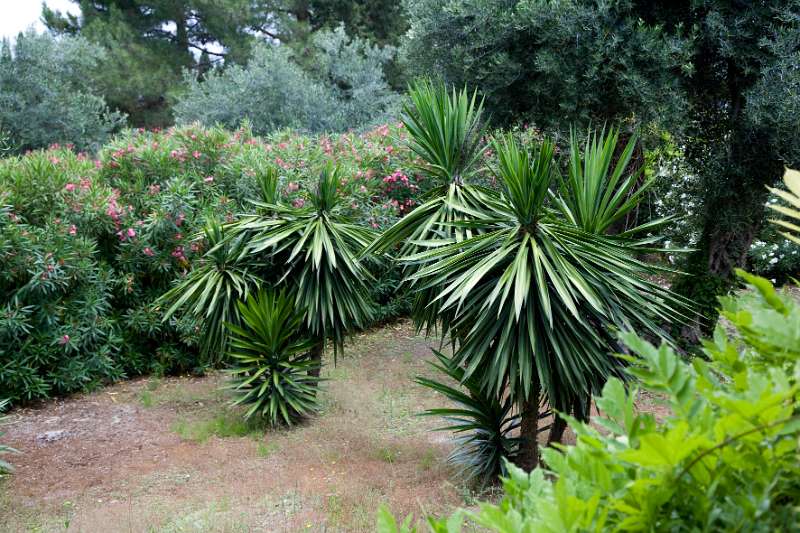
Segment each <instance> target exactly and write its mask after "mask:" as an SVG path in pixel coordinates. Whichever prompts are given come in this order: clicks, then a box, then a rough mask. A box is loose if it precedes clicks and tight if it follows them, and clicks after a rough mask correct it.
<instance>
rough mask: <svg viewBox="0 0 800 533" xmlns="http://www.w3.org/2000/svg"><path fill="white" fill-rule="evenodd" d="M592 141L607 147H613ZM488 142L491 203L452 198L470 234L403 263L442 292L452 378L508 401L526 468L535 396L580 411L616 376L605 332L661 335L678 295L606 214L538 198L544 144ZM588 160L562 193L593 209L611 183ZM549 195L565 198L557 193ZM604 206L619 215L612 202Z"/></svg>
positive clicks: (545, 175) (681, 306)
mask: <svg viewBox="0 0 800 533" xmlns="http://www.w3.org/2000/svg"><path fill="white" fill-rule="evenodd" d="M599 143H600V145H604V146H609V147H610V148H609V149H608V150H609V151H610V152H613V151H614V150H613V146H614V145H613V143H608V142H606V140H605V139H600V140H599ZM494 148H495V150H496V152H497V154H498V166H497V169H496V172H497V175H498V178H499V179H500V180H501V183H502V187H503V189H502V191H501V192H500V193H489V192H486V193H484V194H486V195H487V196H489V197H490V198H491V201H489V202H487V203H486V204H484V206H483V207H482V208H481V210H480V211H479V210H475V209H470V208H466V207H464V206H463V205H457V204H453V205H452V208H453V209H454V210H455V211H456V212H462V213H463V214H464V216H465V217H467V216H468V217H470V220H466V219H465V220H463V221H461V222H460V223H459V226H461V227H464V228H472V229H474V230H475V231H474V236H472V237H470V238H467V239H465V240H462V241H454V240H452V239H441V240H437V239H432V240H431V241H429V242H427V243H424V246H423V247H424V248H427V250H423V251H420V252H418V253H415V254H411V255H407V256H405V257H403V258H402V260H403V261H405V262H407V263H409V264H412V265H414V266H415V267H416V271H415V272H414V273H413V275H411V279H412V280H413V281H415V282H416V283H418V284H419V286H420V287H425V288H428V287H436V288H440V289H439V292H438V294H437V295H436V302H437V305H439V306H440V307H439V312H440V313H442V314H444V315H445V316H446V317H448V318H447V320H446V321H441V323H442V324H443V329H445V333H446V334H449V335H450V336H451V337H452V338H453V339H455V347H454V352H453V364H455V365H458V366H461V367H463V368H464V369H465V373H464V377H463V379H462V381H463V380H466V379H469V378H470V377H472V376H476V377H477V378H478V379H479V382H480V386H481V387H482V388H483V389H484V391H486V393H487V394H490V395H501V394H504V393H506V392H507V393H508V394H509V395H510V396H511V397H512V398H513V400H514V402H515V403H516V405H517V408H518V413H519V415H520V417H521V418H520V437H521V441H520V448H519V451H518V455H517V457H518V462H519V464H521V465H523V466H524V467H526V468H528V469H530V468H532V467H534V466H535V465H536V464H537V462H538V444H537V435H538V433H539V428H538V420H539V415H540V413H539V411H540V404H541V403H542V400H543V399H544V400H545V401H546V403H547V405H549V406H551V407H552V408H554V409H555V410H557V411H558V412H560V413H565V414H566V413H570V414H574V415H575V416H576V417H578V418H579V419H581V420H585V419H587V418H588V416H589V400H590V398H591V394H592V393H598V392H599V391H600V390H601V388H602V386H603V384H604V383H605V382H606V380H607V379H608V378H609V377H611V376H614V375H618V374H619V373H620V372H621V366H622V365H621V361H620V360H619V359H617V358H615V357H613V356H612V355H611V352H613V351H615V350H616V346H617V345H616V339H615V338H614V333H613V331H614V330H615V329H629V328H636V329H638V330H641V331H646V332H648V333H650V334H652V335H655V336H657V337H666V336H667V334H666V333H665V332H664V331H663V330H662V328H661V324H662V323H666V324H674V323H680V322H682V321H684V320H686V319H685V315H684V314H683V312H684V311H685V310H686V309H687V307H688V302H687V301H685V300H683V299H681V298H679V297H677V296H675V295H673V294H671V293H670V292H669V291H668V290H666V289H663V288H661V287H660V286H659V285H658V284H656V283H655V282H653V281H650V279H649V278H648V276H650V275H652V274H656V273H658V272H659V268H658V267H656V266H652V265H649V264H646V263H643V262H642V261H640V260H638V259H637V258H636V254H637V253H640V252H641V251H642V250H644V249H645V245H644V244H643V243H642V242H641V241H637V240H634V239H633V238H631V237H629V236H627V235H613V236H609V235H606V234H605V233H604V230H605V229H606V228H607V227H608V224H607V222H609V221H613V220H616V219H617V218H618V217H617V216H616V215H615V214H614V213H605V212H604V210H605V208H604V210H600V211H598V210H595V211H584V215H585V216H584V215H582V216H583V219H584V220H585V221H587V222H588V221H590V219H591V218H594V219H595V220H596V221H598V222H599V223H597V224H595V223H591V224H587V225H586V228H583V227H580V226H579V225H578V219H577V218H570V217H564V216H563V215H562V214H561V213H560V212H558V211H556V210H554V209H552V208H551V207H550V206H549V205H548V204H547V200H548V196H549V194H550V193H549V190H550V187H551V185H552V184H553V183H555V182H556V172H557V169H556V166H555V163H554V160H553V152H554V146H553V144H552V143H550V142H547V141H545V142H544V143H543V144H542V145H541V147H537V148H536V149H535V150H534V152H533V153H529V152H528V151H527V150H526V149H524V148H522V147H520V146H519V145H518V143H517V141H516V140H515V139H514V138H513V137H512V136H510V135H507V136H502V137H500V138H498V140H497V141H496V142H495V143H494ZM591 157H592V154H591V153H590V155H589V157H588V158H587V159H586V160H589V159H590V158H591ZM586 168H587V169H590V170H591V172H582V173H580V174H576V175H575V176H574V180H573V182H574V183H573V185H571V186H570V187H571V189H570V190H572V191H574V192H576V193H580V196H582V198H583V199H582V200H581V201H582V202H584V204H585V205H602V204H603V200H602V198H604V197H607V196H609V195H612V194H613V189H609V187H615V186H616V184H615V182H614V180H604V179H602V177H598V176H597V174H603V175H604V174H605V167H604V166H603V165H599V166H597V167H595V166H594V164H593V163H591V164H589V165H587V167H586ZM583 181H590V183H592V185H586V184H583ZM594 184H597V185H594ZM578 196H579V195H578V194H575V197H578ZM555 203H556V205H559V206H561V207H565V208H566V207H568V206H570V200H569V199H564V198H563V197H561V198H557V199H556V201H555ZM621 205H625V204H621ZM607 207H609V208H610V209H611V210H614V209H617V208H619V209H620V210H622V211H623V212H624V208H622V207H620V204H617V203H614V202H611V203H608V204H607ZM581 225H583V224H581ZM587 229H591V230H592V232H589V231H587ZM645 242H649V240H646V241H645ZM563 428H564V418H563V417H559V418H558V419H557V420H556V423H555V424H554V425H553V428H552V431H551V434H550V440H551V441H558V440H560V438H561V433H563Z"/></svg>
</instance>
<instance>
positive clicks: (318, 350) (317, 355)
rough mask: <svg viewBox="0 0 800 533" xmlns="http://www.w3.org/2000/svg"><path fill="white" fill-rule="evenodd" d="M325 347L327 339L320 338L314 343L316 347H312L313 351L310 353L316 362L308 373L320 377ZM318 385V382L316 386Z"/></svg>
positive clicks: (310, 356)
mask: <svg viewBox="0 0 800 533" xmlns="http://www.w3.org/2000/svg"><path fill="white" fill-rule="evenodd" d="M324 349H325V339H318V340H317V341H316V342H315V343H314V347H313V348H311V351H310V352H309V353H308V354H309V358H310V359H311V362H312V363H314V367H313V368H311V369H310V370H309V371H308V375H309V376H312V377H315V378H318V377H319V374H320V372H321V371H322V352H323V351H324ZM316 386H317V383H316V382H315V383H314V387H316Z"/></svg>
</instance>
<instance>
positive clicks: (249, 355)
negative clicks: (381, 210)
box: [226, 291, 320, 425]
mask: <svg viewBox="0 0 800 533" xmlns="http://www.w3.org/2000/svg"><path fill="white" fill-rule="evenodd" d="M237 307H238V310H239V314H240V316H241V318H242V321H241V325H237V324H227V325H226V327H227V328H228V329H229V330H230V333H231V342H230V352H229V357H230V360H231V364H232V366H231V368H230V369H229V370H228V372H229V373H230V374H231V376H233V380H232V382H231V385H230V388H231V389H232V390H233V391H234V393H235V395H236V399H235V400H234V402H233V404H234V405H245V406H247V407H248V410H247V412H246V413H245V417H246V418H250V417H251V416H253V415H258V416H260V417H263V418H264V419H266V420H267V421H268V422H269V423H270V424H272V425H278V424H280V423H283V424H286V425H292V424H293V423H295V422H297V420H298V419H300V418H302V417H305V416H308V415H309V414H311V413H314V412H316V411H317V409H318V407H319V402H318V400H317V397H316V385H317V383H318V382H319V379H320V378H319V377H317V376H315V375H313V374H314V372H313V371H314V370H315V369H316V368H317V367H318V363H316V362H314V361H312V360H311V358H310V356H309V352H310V350H311V349H312V348H313V346H314V342H313V341H312V340H310V339H308V338H307V337H304V336H303V334H302V331H303V320H304V316H303V312H302V310H298V309H297V308H296V306H295V302H294V301H293V299H292V298H290V297H287V296H286V294H284V293H282V292H281V293H274V292H264V291H259V292H258V293H257V294H251V295H250V297H249V298H248V299H247V301H245V302H238V305H237Z"/></svg>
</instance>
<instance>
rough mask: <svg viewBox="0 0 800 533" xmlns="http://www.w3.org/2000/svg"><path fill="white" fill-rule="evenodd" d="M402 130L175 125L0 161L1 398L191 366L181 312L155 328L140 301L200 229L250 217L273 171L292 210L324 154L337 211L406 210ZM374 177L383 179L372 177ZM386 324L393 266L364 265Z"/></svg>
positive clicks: (166, 277)
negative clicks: (85, 148)
mask: <svg viewBox="0 0 800 533" xmlns="http://www.w3.org/2000/svg"><path fill="white" fill-rule="evenodd" d="M404 135H405V133H404V131H403V130H402V128H400V127H398V126H396V125H383V126H380V127H378V128H376V129H374V130H372V131H369V132H366V133H364V134H361V135H358V134H355V133H346V134H341V135H335V136H304V135H298V134H296V133H292V132H288V131H284V132H279V133H276V134H274V135H271V136H269V137H267V138H257V137H254V136H253V135H252V134H251V132H250V131H249V130H248V129H247V128H243V129H240V130H237V131H235V132H227V131H225V130H222V129H204V128H200V127H198V126H187V127H182V128H176V129H170V130H166V131H142V130H131V131H126V132H124V133H123V134H121V135H120V136H118V137H116V138H115V139H114V140H113V141H112V142H111V143H109V144H108V145H106V146H105V147H104V148H103V149H102V150H101V151H100V152H99V154H98V155H97V157H96V158H95V157H90V156H89V155H88V154H86V153H81V152H76V151H75V150H74V149H73V148H72V147H69V146H58V145H53V146H51V147H50V148H49V149H48V150H44V151H37V152H32V153H30V154H27V155H24V156H19V157H12V158H7V159H3V160H2V161H0V390H3V391H4V392H5V393H6V394H4V396H8V397H9V398H10V399H11V400H12V402H19V401H27V400H33V399H37V398H44V397H48V396H50V395H54V394H65V393H69V392H72V391H76V390H84V389H87V388H91V387H94V386H96V385H98V384H100V383H102V382H106V381H113V380H118V379H122V378H125V377H129V376H132V375H136V374H141V373H149V372H156V373H165V372H185V371H201V370H202V369H203V368H204V367H205V366H206V365H207V363H208V362H209V361H207V360H206V359H205V358H204V357H201V356H200V355H199V354H200V350H199V347H198V346H196V341H195V340H194V339H196V338H198V335H197V333H198V332H199V331H200V328H202V327H203V324H202V323H200V322H199V321H197V320H196V319H193V318H192V317H190V316H182V317H177V318H170V319H169V320H168V321H166V322H163V318H164V313H165V309H163V308H162V306H160V305H159V304H157V303H156V300H157V299H158V298H159V297H160V296H161V295H162V294H164V293H165V292H166V291H167V290H168V289H169V288H170V287H171V286H172V285H173V283H174V281H175V280H177V279H179V278H181V277H182V276H185V275H186V274H187V273H188V272H190V271H191V270H192V269H193V268H194V266H195V265H197V264H198V261H200V260H202V257H203V254H204V253H205V252H206V251H207V248H208V246H207V244H206V243H205V241H204V239H203V237H201V236H200V234H201V229H202V228H203V227H204V225H205V223H206V222H207V221H210V220H214V221H217V222H230V221H233V220H235V219H236V218H237V216H239V215H240V214H242V213H248V212H252V209H251V207H250V202H249V201H248V200H249V199H253V198H258V197H259V194H260V190H261V189H260V180H262V179H263V178H264V177H265V176H266V175H267V173H268V172H269V171H270V170H271V169H274V170H277V172H278V174H279V178H278V181H279V190H280V194H281V195H283V196H284V199H285V200H286V201H287V203H291V204H293V205H295V206H298V207H299V206H302V205H304V204H305V203H306V202H307V201H308V194H309V190H310V188H311V187H312V186H313V184H314V183H315V180H316V175H317V170H318V169H319V168H320V166H322V165H323V164H325V163H326V162H327V161H330V160H333V161H335V162H336V163H337V164H338V166H339V167H340V173H339V175H340V176H341V183H340V188H339V189H340V191H341V193H340V194H342V195H344V196H345V201H344V202H343V204H344V205H346V206H347V210H348V211H349V213H348V215H349V216H351V217H352V218H353V219H355V220H357V221H358V222H359V223H360V224H362V225H365V226H369V227H372V228H378V229H379V228H383V227H385V226H386V225H388V224H391V223H393V222H394V221H396V220H397V218H398V217H400V216H402V215H403V214H404V213H405V212H406V210H407V209H408V207H409V206H411V205H414V203H415V202H416V201H417V198H418V195H419V194H420V193H421V192H422V191H421V188H422V184H421V183H420V182H419V180H418V179H417V178H416V177H415V175H414V173H413V172H412V170H411V169H412V168H413V165H412V164H411V163H412V162H411V160H410V157H411V156H410V155H409V152H408V150H407V149H406V148H405V145H404V143H403V138H404ZM387 178H389V179H387ZM370 270H371V271H372V272H373V273H375V275H376V278H377V279H378V282H377V283H376V284H375V285H374V286H373V287H372V290H373V291H374V293H375V294H374V296H375V299H376V301H378V303H379V304H380V305H381V308H380V309H379V310H378V313H377V317H378V318H379V319H381V320H385V319H389V318H391V317H393V316H397V315H398V314H400V313H403V312H404V311H405V309H406V307H407V303H406V302H405V300H404V299H402V298H398V297H397V294H396V289H397V286H398V283H397V273H396V272H394V271H392V270H391V269H389V268H388V262H385V264H383V263H382V264H376V265H371V266H370Z"/></svg>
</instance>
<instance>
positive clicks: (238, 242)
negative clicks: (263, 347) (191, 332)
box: [160, 221, 260, 364]
mask: <svg viewBox="0 0 800 533" xmlns="http://www.w3.org/2000/svg"><path fill="white" fill-rule="evenodd" d="M226 231H227V230H226V228H225V227H224V226H223V225H221V224H220V223H218V222H216V221H210V222H209V223H208V224H206V227H205V228H204V230H203V236H204V237H205V241H206V244H207V245H208V246H209V250H208V252H206V254H205V255H204V256H203V258H202V260H201V261H200V263H199V265H198V266H197V267H195V268H194V269H193V270H192V271H191V272H190V273H189V274H187V275H186V277H184V278H183V279H181V280H180V282H179V283H178V284H177V285H175V286H174V287H173V288H172V289H170V290H169V291H167V292H166V293H165V294H164V295H163V296H161V298H160V302H161V303H163V304H165V305H169V307H168V308H167V310H166V312H165V313H164V320H165V321H166V320H169V319H170V317H172V316H173V315H174V314H175V313H177V312H178V311H179V310H184V311H185V312H187V313H189V314H191V315H192V316H194V317H196V318H198V319H200V320H201V321H202V323H203V328H202V343H201V350H202V355H203V358H204V360H205V361H206V362H207V363H212V364H215V363H219V362H220V361H221V360H222V358H223V356H224V354H225V353H226V351H227V349H228V330H227V328H226V327H225V324H226V323H231V324H238V323H239V311H238V308H237V306H236V302H237V301H238V300H246V299H247V296H248V294H249V293H250V291H251V290H253V289H254V288H256V287H257V286H258V284H259V282H260V279H259V278H258V277H257V276H256V275H255V274H254V273H253V271H252V266H253V265H251V264H249V263H248V262H247V261H246V260H245V259H246V258H244V257H243V256H242V251H243V250H244V249H245V247H244V241H243V240H242V239H241V238H234V239H231V238H226Z"/></svg>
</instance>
